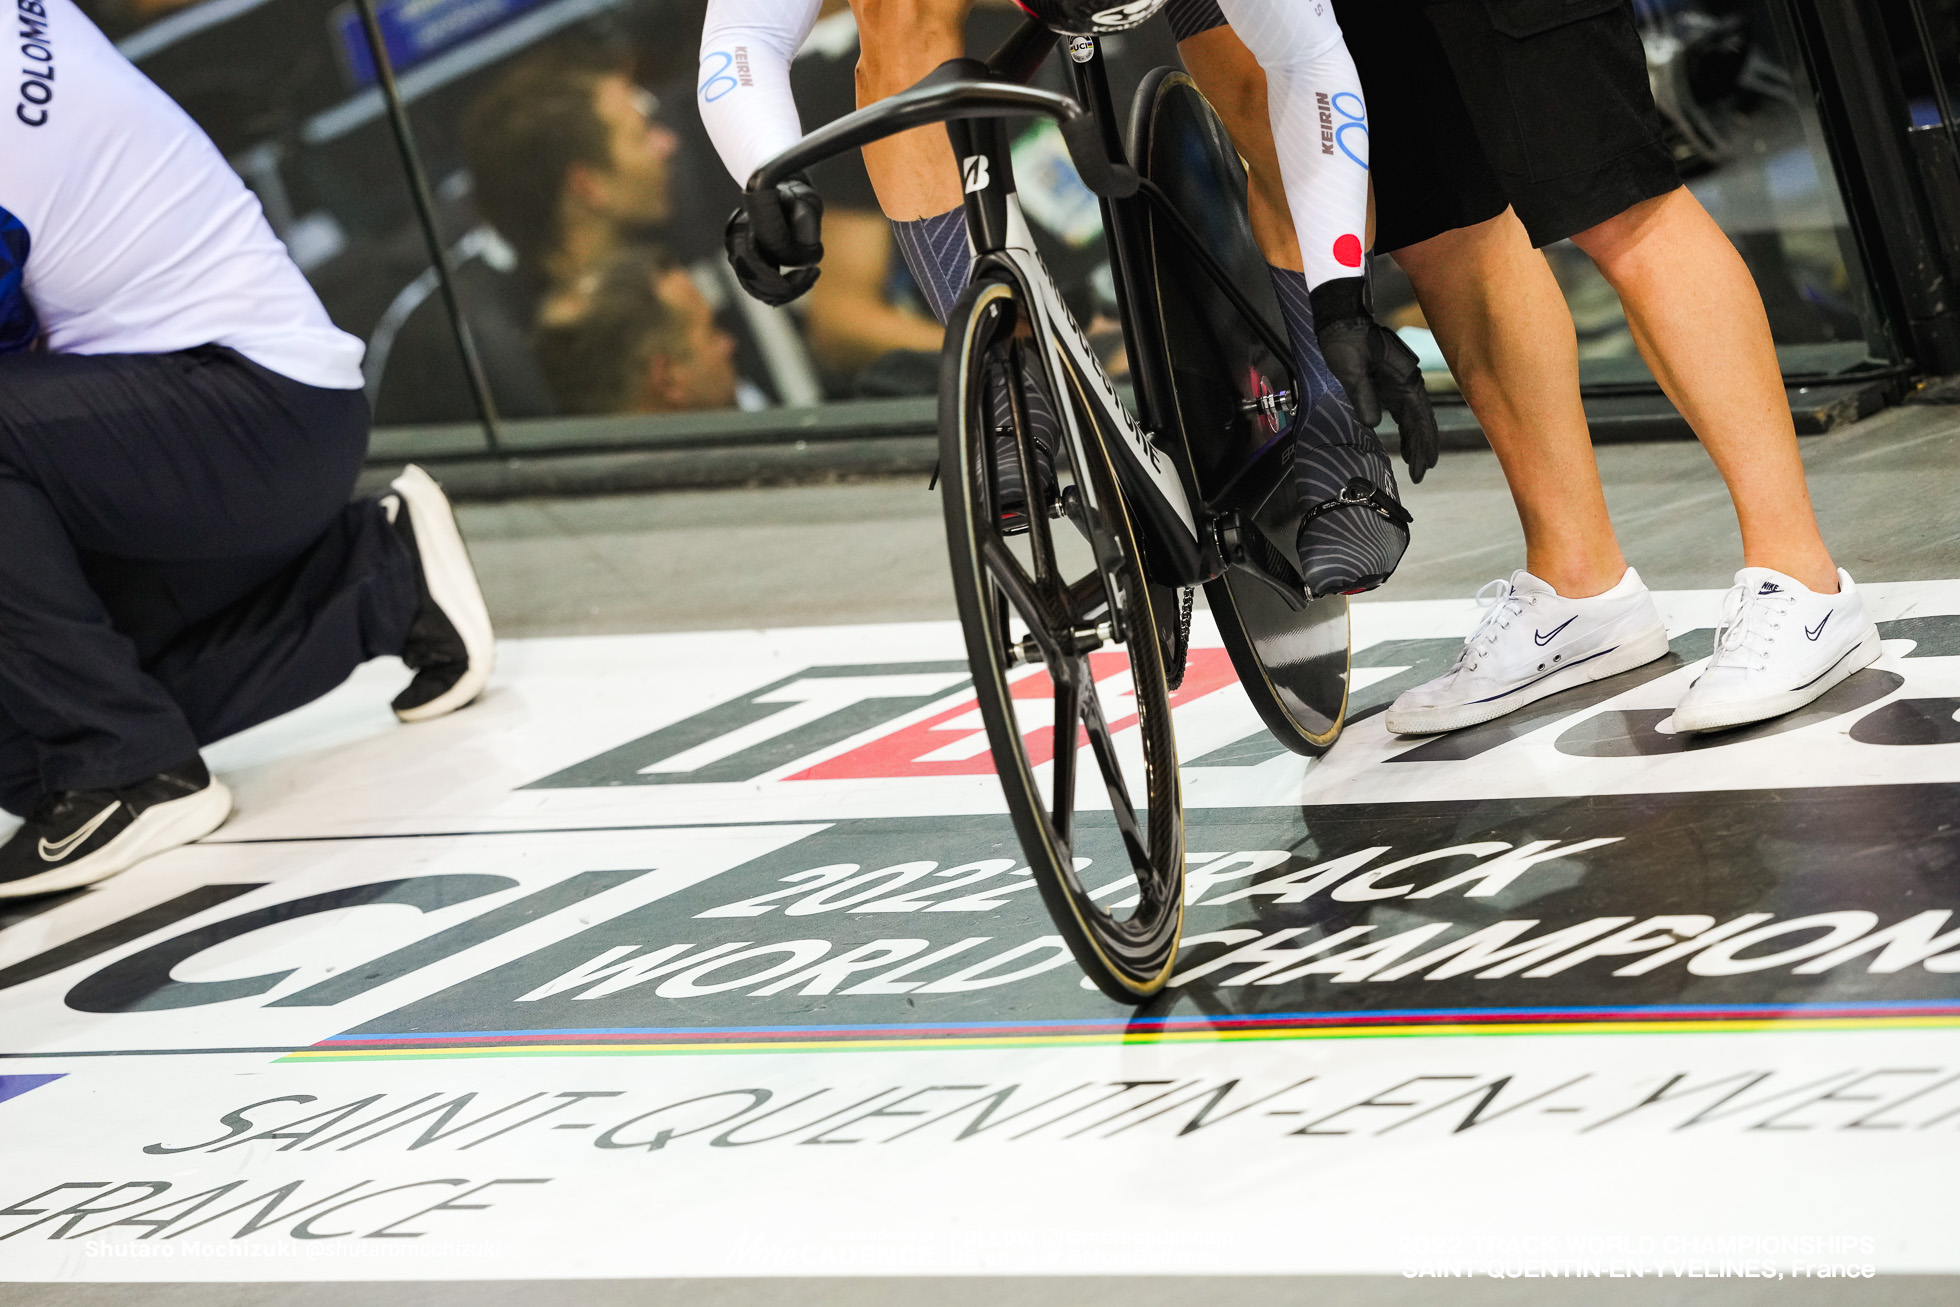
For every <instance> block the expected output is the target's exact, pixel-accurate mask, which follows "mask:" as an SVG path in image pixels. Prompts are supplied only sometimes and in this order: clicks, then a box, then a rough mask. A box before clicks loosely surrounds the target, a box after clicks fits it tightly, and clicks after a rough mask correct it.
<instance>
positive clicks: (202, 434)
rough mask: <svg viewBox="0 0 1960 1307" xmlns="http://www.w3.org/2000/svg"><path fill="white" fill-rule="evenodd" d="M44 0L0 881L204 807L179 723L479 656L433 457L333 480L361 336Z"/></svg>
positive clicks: (482, 676) (31, 184)
mask: <svg viewBox="0 0 1960 1307" xmlns="http://www.w3.org/2000/svg"><path fill="white" fill-rule="evenodd" d="M45 8H46V17H45V19H42V20H40V21H41V24H42V26H43V29H44V30H43V31H42V32H41V34H40V37H39V40H40V42H41V44H42V45H44V46H45V47H46V48H47V49H49V50H51V51H52V52H53V55H54V58H53V62H54V63H55V64H58V65H59V74H60V75H59V80H55V79H54V78H52V77H51V78H49V79H47V80H46V81H45V82H43V83H41V85H43V86H44V88H45V89H48V90H49V91H50V92H51V93H50V94H49V95H48V96H47V97H46V98H45V99H44V100H43V101H42V102H41V103H39V104H38V105H35V104H26V103H24V104H23V105H21V106H19V112H16V113H13V114H8V115H6V116H5V117H4V118H0V159H5V160H6V167H5V169H4V170H0V807H4V808H6V809H7V810H8V811H10V812H13V813H15V814H17V815H20V816H23V817H25V818H26V822H25V824H24V825H23V826H22V827H21V828H20V829H19V830H17V831H16V832H15V833H14V834H13V836H12V838H11V839H9V840H8V841H7V843H6V844H5V845H4V846H0V897H14V896H20V895H26V894H39V893H48V892H53V891H57V890H67V889H73V888H76V887H78V886H82V885H86V884H89V883H91V882H94V881H97V880H101V879H102V878H103V877H105V876H109V875H113V874H115V873H116V872H119V871H122V870H124V869H126V868H128V867H129V866H131V865H132V864H133V863H135V862H137V861H139V860H141V859H143V858H145V857H149V856H150V855H152V854H155V853H158V852H161V851H163V850H165V849H168V848H172V847H174V846H176V845H179V844H183V843H186V842H188V841H190V840H194V839H197V838H199V837H201V836H203V835H205V834H207V833H209V832H210V831H212V830H213V829H215V828H216V827H217V826H218V825H219V824H221V823H222V822H223V821H224V820H225V818H226V817H227V816H228V815H229V814H230V811H231V796H230V794H229V792H228V791H227V790H226V789H225V786H224V785H223V784H222V783H221V782H219V781H216V780H214V779H213V778H212V777H211V775H210V773H209V772H208V771H207V770H206V768H205V766H204V763H203V761H202V760H201V759H200V757H199V755H198V749H199V747H200V746H201V745H204V744H206V743H209V742H211V741H213V740H216V739H219V738H221V737H223V736H226V735H230V734H233V733H234V732H237V731H240V730H243V729H245V728H246V727H249V726H253V725H256V724H257V723H259V722H263V721H266V720H268V719H269V718H272V717H275V716H277V715H279V714H280V713H284V712H287V711H289V710H291V709H294V708H297V707H300V706H301V705H303V704H305V703H308V702H310V701H312V700H313V699H316V698H318V697H319V696H321V695H322V694H325V693H326V692H327V691H329V690H331V689H333V688H334V687H335V686H336V685H338V684H339V683H340V682H341V681H343V680H344V679H346V677H347V675H348V674H349V673H350V672H351V671H353V669H354V668H355V667H356V666H358V665H359V664H360V663H362V662H364V661H366V660H367V659H369V658H375V657H381V656H388V655H400V656H401V657H402V658H403V659H404V660H405V661H406V662H407V663H408V664H409V666H410V667H412V668H414V669H416V675H415V679H414V681H413V683H412V684H410V685H409V687H408V688H407V689H406V690H404V691H403V692H402V694H401V695H400V696H399V697H397V699H396V700H395V710H396V712H397V714H398V715H400V716H401V717H402V718H403V719H404V720H419V719H422V718H427V717H433V716H439V715H441V714H443V713H446V712H448V711H450V710H452V709H454V708H458V707H461V706H462V705H464V704H466V703H468V702H469V701H470V700H471V699H473V698H475V697H476V695H477V694H478V693H479V692H480V691H481V689H482V688H483V685H484V682H485V681H486V680H487V679H488V676H489V672H490V663H491V658H492V640H491V632H490V624H489V618H488V616H487V614H486V613H485V610H484V607H483V600H482V596H481V595H480V594H479V592H478V590H477V585H476V579H475V576H474V574H473V573H472V571H471V569H470V564H469V558H468V555H467V554H466V553H465V551H464V549H463V543H462V537H461V536H460V534H458V532H457V529H456V524H455V520H454V518H453V516H452V515H451V513H450V511H449V506H448V502H447V500H445V499H444V497H443V495H442V492H441V491H440V490H439V489H438V488H437V487H436V484H435V482H434V481H432V480H431V479H430V478H429V477H428V476H427V474H426V473H423V472H422V471H421V470H420V469H417V468H412V467H411V468H410V469H409V470H408V471H407V472H405V473H404V474H403V475H402V477H401V478H400V479H399V480H398V481H396V482H395V486H394V491H395V493H393V494H391V495H387V496H384V497H382V498H379V499H365V500H357V501H355V502H352V503H349V496H350V494H351V492H352V490H353V486H354V480H355V477H356V476H357V475H358V473H359V471H360V467H361V463H362V460H363V458H364V457H365V455H366V450H367V428H368V409H367V401H366V398H365V396H364V394H363V392H362V389H361V384H362V378H361V371H360V363H361V352H362V347H361V343H360V341H358V340H356V339H355V338H353V337H352V336H349V335H346V334H345V333H343V332H341V331H339V330H337V329H336V328H335V327H334V326H333V324H332V322H331V321H330V320H329V319H328V317H327V314H326V310H325V309H324V308H322V307H321V305H320V302H319V300H318V298H317V297H316V296H315V295H314V294H313V291H312V288H311V287H309V286H308V285H307V283H306V280H305V278H304V277H302V276H301V274H300V271H299V269H298V268H297V267H296V266H294V264H293V262H292V260H291V259H290V258H289V257H288V256H287V254H286V251H285V248H284V247H283V246H282V245H281V244H280V243H279V241H278V239H277V238H276V237H275V236H274V235H273V233H272V230H271V228H270V227H269V226H268V225H267V224H266V221H265V217H264V215H263V213H262V212H261V211H260V208H259V205H258V202H257V201H256V200H255V199H254V198H253V197H252V195H251V193H250V192H249V191H247V190H246V189H245V186H244V184H243V183H242V182H241V181H240V180H239V178H238V176H237V174H236V173H234V172H233V171H232V170H231V168H230V167H229V166H227V165H226V163H225V161H224V159H223V157H222V156H221V155H220V154H219V153H218V150H217V148H216V147H215V146H214V145H213V144H212V143H211V141H210V140H209V139H208V138H207V137H206V136H205V135H204V134H203V132H201V131H200V130H199V129H198V127H197V125H196V124H195V123H193V122H192V121H191V119H190V117H189V116H188V115H186V114H185V113H184V112H183V110H182V109H180V108H179V107H178V106H177V105H176V104H175V103H173V102H172V101H171V100H170V99H169V97H168V96H166V95H164V93H163V92H162V91H160V90H158V89H157V88H156V87H155V86H154V85H152V84H151V83H150V82H149V81H148V80H146V79H145V78H144V77H143V75H142V74H141V73H139V72H138V71H137V70H136V69H135V68H134V67H133V66H131V65H130V64H129V62H128V61H127V60H125V59H124V58H123V57H122V56H121V55H120V54H119V53H117V51H116V49H115V48H114V47H113V46H112V45H110V43H109V42H108V40H107V39H106V38H105V37H104V36H103V35H102V33H101V32H99V31H97V30H96V29H95V27H94V26H93V25H92V24H91V23H90V22H89V20H88V19H87V18H86V17H84V16H83V14H82V12H81V11H80V10H79V9H77V8H76V7H75V5H74V4H73V3H72V0H45Z"/></svg>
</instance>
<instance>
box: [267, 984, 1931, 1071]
mask: <svg viewBox="0 0 1960 1307" xmlns="http://www.w3.org/2000/svg"><path fill="white" fill-rule="evenodd" d="M1955 1027H1960V1001H1955V1000H1947V999H1924V1000H1906V1001H1898V1002H1889V1003H1783V1004H1755V1005H1750V1006H1725V1005H1720V1004H1691V1005H1683V1006H1678V1007H1545V1008H1438V1009H1414V1010H1407V1011H1377V1012H1269V1013H1258V1014H1252V1015H1246V1016H1229V1015H1194V1016H1137V1017H1132V1018H1130V1019H1129V1020H1127V1021H1122V1020H1113V1019H1107V1018H1102V1019H1087V1020H1083V1019H1066V1018H1064V1019H1057V1020H1047V1021H958V1022H934V1023H917V1024H904V1023H896V1022H894V1023H880V1024H876V1025H828V1026H822V1025H784V1026H648V1027H632V1028H621V1029H590V1030H488V1031H441V1032H434V1033H425V1034H413V1035H410V1034H401V1035H372V1034H370V1035H356V1034H348V1035H336V1036H334V1037H332V1038H330V1039H325V1040H322V1041H321V1042H320V1043H318V1044H316V1045H314V1046H313V1047H312V1048H308V1049H302V1050H299V1051H297V1052H293V1053H288V1054H287V1055H286V1056H284V1057H282V1058H280V1059H279V1060H280V1061H282V1062H350V1061H372V1060H375V1059H395V1060H400V1059H408V1058H470V1057H650V1056H666V1055H673V1054H690V1053H692V1054H701V1053H792V1052H826V1053H835V1052H851V1051H865V1050H872V1049H876V1050H881V1051H902V1050H925V1049H931V1050H934V1051H944V1050H946V1049H950V1048H1060V1047H1069V1046H1076V1045H1087V1046H1096V1045H1116V1044H1202V1043H1222V1042H1236V1041H1242V1040H1275V1039H1385V1038H1398V1037H1399V1038H1410V1037H1427V1038H1436V1037H1444V1036H1461V1035H1628V1034H1648V1035H1678V1034H1708V1033H1716V1032H1720V1033H1725V1034H1736V1033H1743V1032H1749V1031H1797V1030H1920V1029H1952V1028H1955Z"/></svg>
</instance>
